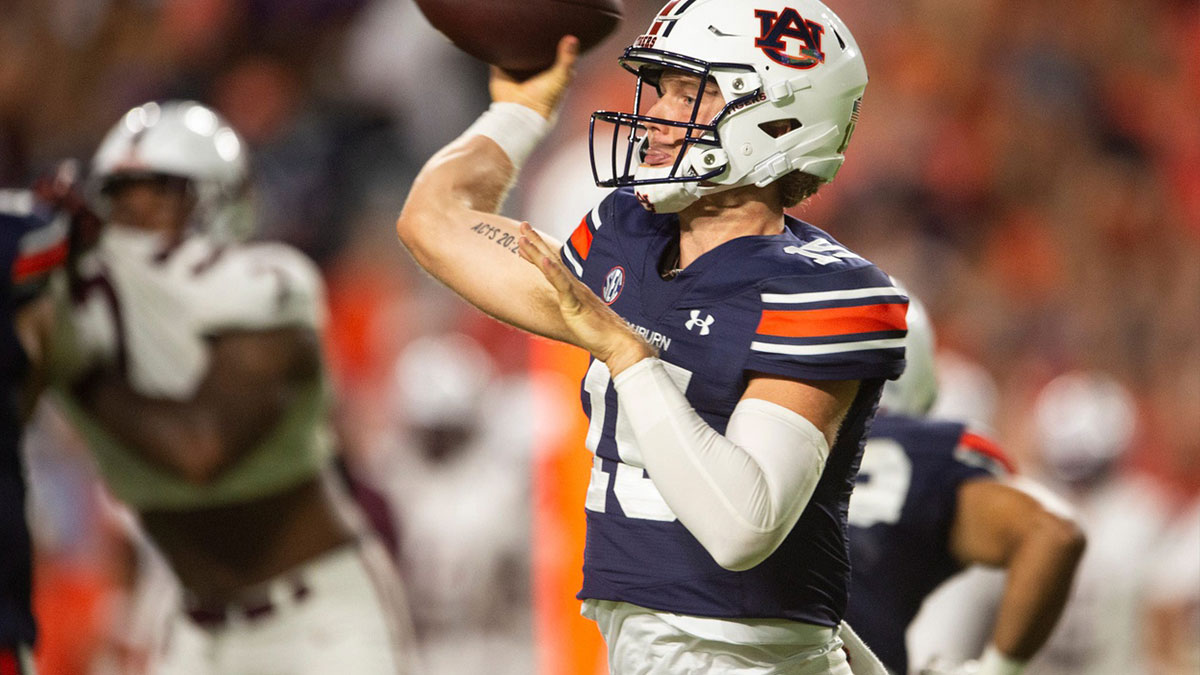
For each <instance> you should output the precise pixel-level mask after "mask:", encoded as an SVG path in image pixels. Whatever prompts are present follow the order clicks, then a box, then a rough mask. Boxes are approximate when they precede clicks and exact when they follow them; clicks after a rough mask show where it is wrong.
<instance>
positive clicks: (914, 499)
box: [847, 297, 1084, 675]
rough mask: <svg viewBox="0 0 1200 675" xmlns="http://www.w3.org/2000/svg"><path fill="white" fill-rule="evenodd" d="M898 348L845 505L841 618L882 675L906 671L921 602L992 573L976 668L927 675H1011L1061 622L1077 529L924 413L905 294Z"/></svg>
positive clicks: (921, 325) (916, 336)
mask: <svg viewBox="0 0 1200 675" xmlns="http://www.w3.org/2000/svg"><path fill="white" fill-rule="evenodd" d="M905 347H906V350H905V358H906V362H907V367H906V369H905V371H904V374H903V375H902V376H901V377H900V378H899V379H898V380H895V381H893V382H888V383H887V385H885V386H884V390H883V399H882V401H881V403H880V410H879V414H878V415H877V416H876V418H875V421H874V423H873V424H872V425H871V433H870V436H869V438H868V439H867V445H866V450H865V451H864V453H863V460H862V466H861V467H860V468H859V473H858V484H857V486H856V487H855V488H854V495H853V497H851V499H850V559H851V562H852V565H851V576H850V579H851V582H850V607H849V610H848V611H847V620H848V621H849V622H850V623H851V624H852V625H854V626H855V629H856V630H857V631H858V633H859V634H860V635H861V636H862V638H863V640H864V641H865V642H866V643H867V645H868V646H870V647H871V649H873V650H874V651H875V653H876V654H878V655H879V657H880V658H881V659H882V660H883V662H884V664H886V665H887V667H888V669H889V670H890V671H892V672H893V673H905V672H908V665H909V663H908V651H907V649H906V647H905V630H906V629H907V628H908V625H909V623H910V622H911V621H912V620H913V617H914V616H916V614H917V611H918V610H919V609H920V607H921V603H922V602H923V601H924V600H925V597H926V596H927V595H929V594H930V593H931V592H932V591H933V590H934V589H935V588H936V587H937V586H938V585H940V584H941V583H942V582H943V581H945V580H946V579H948V578H949V577H951V576H952V575H954V574H955V573H957V572H958V571H960V570H962V569H963V568H964V567H966V566H968V565H987V566H991V567H1003V568H1006V569H1007V571H1008V576H1007V581H1006V586H1005V590H1004V595H1003V598H1002V600H1001V602H1000V606H999V611H998V613H997V615H996V620H995V626H994V628H993V631H992V636H991V644H990V645H989V647H988V648H987V650H986V651H985V653H984V655H983V657H982V660H981V661H980V662H979V663H977V664H974V665H973V666H972V668H977V670H954V671H950V670H937V671H936V672H937V673H943V672H945V673H947V674H948V673H950V672H956V673H957V672H961V673H964V674H965V673H968V672H969V673H977V674H978V675H1018V674H1019V673H1021V672H1022V671H1023V670H1024V667H1025V663H1026V662H1027V661H1028V660H1029V659H1030V657H1032V656H1033V655H1034V653H1035V652H1036V651H1037V650H1038V649H1039V648H1040V647H1041V646H1042V645H1043V644H1044V643H1045V642H1046V640H1047V639H1048V638H1049V636H1050V633H1051V631H1052V630H1053V628H1054V626H1055V623H1056V622H1057V620H1058V618H1059V616H1060V615H1061V614H1062V611H1063V607H1064V605H1065V604H1066V601H1067V596H1068V592H1069V590H1070V587H1071V580H1072V577H1073V576H1074V573H1075V568H1076V566H1077V565H1078V564H1079V560H1080V557H1081V556H1082V554H1083V549H1084V535H1083V532H1082V531H1081V530H1080V528H1079V526H1078V525H1077V524H1076V523H1075V521H1074V520H1073V519H1072V518H1070V517H1068V516H1067V515H1065V510H1064V509H1062V508H1061V506H1059V505H1055V504H1054V503H1053V501H1052V500H1050V499H1049V498H1046V497H1042V498H1039V497H1037V496H1034V493H1032V492H1030V491H1029V490H1027V489H1024V488H1022V487H1020V486H1018V484H1016V483H1015V482H1014V481H1013V467H1012V465H1011V463H1010V462H1009V460H1008V459H1007V458H1006V457H1005V456H1004V454H1003V453H1002V452H1001V451H1000V449H999V448H998V447H997V446H996V445H995V444H994V443H993V442H991V441H990V440H988V439H986V438H984V437H983V436H980V435H978V434H976V433H974V432H972V431H971V430H970V429H969V428H968V427H967V425H965V424H961V423H957V422H951V421H944V420H934V419H930V418H926V417H925V415H926V413H928V412H929V410H930V408H931V407H932V406H933V403H934V398H935V397H936V394H937V384H936V379H935V372H934V350H933V329H932V326H931V325H930V323H929V319H928V317H927V316H926V315H925V312H924V310H923V308H922V307H921V305H920V303H918V302H917V301H916V300H915V299H913V298H911V297H910V298H909V306H908V336H907V338H906V340H905ZM955 667H958V666H957V664H955ZM931 672H933V671H931Z"/></svg>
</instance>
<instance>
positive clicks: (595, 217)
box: [576, 204, 601, 230]
mask: <svg viewBox="0 0 1200 675" xmlns="http://www.w3.org/2000/svg"><path fill="white" fill-rule="evenodd" d="M576 213H579V212H578V211H576ZM591 216H592V229H593V230H598V229H600V225H601V223H600V205H599V204H597V205H596V208H594V209H592V212H591Z"/></svg>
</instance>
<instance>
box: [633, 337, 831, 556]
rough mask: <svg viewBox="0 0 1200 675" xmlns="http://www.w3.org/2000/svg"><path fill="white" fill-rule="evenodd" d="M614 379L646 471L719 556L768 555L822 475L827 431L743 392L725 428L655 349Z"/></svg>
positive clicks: (691, 529) (694, 532)
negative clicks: (686, 391) (682, 386)
mask: <svg viewBox="0 0 1200 675" xmlns="http://www.w3.org/2000/svg"><path fill="white" fill-rule="evenodd" d="M613 385H614V386H615V387H616V390H617V399H618V401H619V402H620V403H619V405H620V407H621V412H622V414H623V415H624V416H625V417H626V418H627V419H628V420H629V422H630V426H631V427H632V428H633V434H634V437H635V438H636V439H637V443H638V447H639V448H640V449H641V452H642V459H643V462H644V463H645V469H646V471H647V472H648V473H649V474H650V479H651V480H653V481H654V485H655V487H656V488H658V491H659V493H660V494H662V497H663V499H664V500H665V501H666V502H667V505H668V506H670V507H671V510H672V511H674V512H675V515H676V516H677V517H678V518H679V521H680V522H681V523H683V525H684V527H686V528H687V529H688V531H689V532H691V533H692V535H693V536H694V537H696V539H697V540H699V542H700V544H701V545H702V546H704V548H705V550H707V551H708V552H709V554H710V555H712V557H713V559H714V560H716V561H717V564H719V565H720V566H721V567H724V568H726V569H730V570H746V569H750V568H751V567H754V566H755V565H757V564H759V563H760V562H762V561H763V560H765V559H766V558H767V556H769V555H771V553H772V552H774V551H775V549H776V548H778V547H779V544H780V543H781V542H782V541H783V539H784V537H786V536H787V534H788V532H790V531H791V529H792V527H793V526H794V525H795V524H796V520H797V519H799V518H800V513H801V512H802V511H804V507H805V506H806V505H807V504H808V500H809V498H810V497H811V496H812V493H813V490H814V489H815V488H816V485H817V481H818V480H819V479H820V477H821V472H822V470H824V468H825V460H826V458H827V457H828V456H829V443H828V442H827V441H826V440H825V435H824V434H822V433H821V431H820V430H819V429H817V427H816V426H814V425H813V423H812V422H810V421H808V420H807V419H805V418H804V416H802V415H800V414H798V413H795V412H793V411H791V410H788V409H787V408H784V407H783V406H780V405H777V404H774V403H771V402H768V401H763V400H759V399H743V400H742V401H741V402H739V403H738V405H737V407H736V408H734V411H733V414H732V415H731V416H730V418H729V426H728V428H727V429H726V434H725V435H724V436H722V435H721V434H719V433H717V432H716V430H714V429H713V428H712V427H711V426H709V425H708V423H706V422H705V421H704V420H703V419H701V418H700V416H699V415H698V414H696V411H695V410H693V409H692V406H691V404H690V403H688V400H687V399H686V398H685V397H684V395H683V392H681V391H679V388H678V387H676V385H675V383H674V382H672V381H671V378H670V376H669V375H668V374H667V371H666V369H665V368H664V367H663V364H662V362H661V361H659V360H658V359H656V358H648V359H643V360H642V361H639V362H638V363H636V364H634V365H633V366H631V367H629V368H628V369H626V370H625V371H624V372H622V373H620V374H619V375H617V376H616V377H615V378H614V379H613Z"/></svg>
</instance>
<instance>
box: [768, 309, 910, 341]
mask: <svg viewBox="0 0 1200 675" xmlns="http://www.w3.org/2000/svg"><path fill="white" fill-rule="evenodd" d="M907 310H908V305H907V304H906V303H900V302H889V303H883V304H878V305H862V306H859V307H834V308H831V309H799V310H785V309H779V310H775V309H768V310H763V313H762V319H761V320H760V321H759V322H758V333H759V335H775V336H778V337H795V338H801V337H823V336H827V335H851V334H854V333H875V332H879V331H893V330H904V329H905V327H906V326H907V325H908V324H907V323H906V322H905V319H904V317H905V313H906V312H907Z"/></svg>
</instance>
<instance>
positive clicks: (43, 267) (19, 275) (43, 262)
mask: <svg viewBox="0 0 1200 675" xmlns="http://www.w3.org/2000/svg"><path fill="white" fill-rule="evenodd" d="M66 259H67V242H66V241H62V242H59V243H58V244H56V245H54V246H52V247H50V248H48V249H45V250H44V251H38V252H37V253H34V254H32V255H26V256H23V257H20V258H17V260H16V262H14V263H13V270H12V272H13V281H16V282H21V281H24V280H26V279H28V278H29V277H32V276H36V275H38V274H44V273H46V272H49V271H50V270H52V269H54V268H55V267H58V266H59V265H61V264H62V263H63V261H64V260H66Z"/></svg>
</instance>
